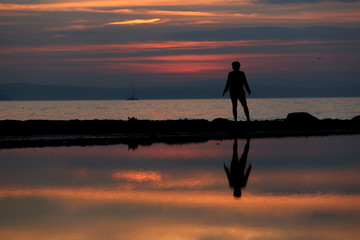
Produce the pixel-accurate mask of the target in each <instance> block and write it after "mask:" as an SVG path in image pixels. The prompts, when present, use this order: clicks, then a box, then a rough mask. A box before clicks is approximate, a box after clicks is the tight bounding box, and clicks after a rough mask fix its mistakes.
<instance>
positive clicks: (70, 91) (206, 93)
mask: <svg viewBox="0 0 360 240" xmlns="http://www.w3.org/2000/svg"><path fill="white" fill-rule="evenodd" d="M220 82H221V84H220ZM223 84H224V83H223V82H222V81H219V84H218V85H207V86H181V87H176V86H174V87H166V86H163V87H159V86H156V87H155V86H154V87H137V88H136V96H137V97H139V98H140V99H192V98H195V99H196V98H221V97H222V91H223V88H224V85H223ZM251 89H252V92H253V93H252V95H251V97H252V98H285V97H286V98H291V97H360V86H344V87H332V88H305V87H303V88H299V87H284V86H264V85H258V86H257V85H253V86H251ZM129 94H130V89H129V88H125V87H118V88H110V87H85V86H84V87H80V86H75V87H74V86H58V85H41V84H32V83H8V84H0V99H2V100H10V99H11V100H117V99H120V100H123V99H126V98H127V97H128V96H129Z"/></svg>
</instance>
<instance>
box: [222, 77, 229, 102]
mask: <svg viewBox="0 0 360 240" xmlns="http://www.w3.org/2000/svg"><path fill="white" fill-rule="evenodd" d="M229 87H230V73H229V75H228V78H227V81H226V85H225V88H224V92H223V96H225V93H226V92H227V91H228V90H229Z"/></svg>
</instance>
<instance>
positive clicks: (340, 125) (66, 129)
mask: <svg viewBox="0 0 360 240" xmlns="http://www.w3.org/2000/svg"><path fill="white" fill-rule="evenodd" d="M343 134H360V116H356V117H354V118H352V119H349V120H339V119H322V120H319V119H317V118H315V117H314V116H312V115H310V114H308V113H291V114H289V115H288V116H287V118H286V119H279V120H266V121H251V122H243V121H240V122H234V121H229V120H227V119H222V118H218V119H214V120H213V121H208V120H202V119H199V120H186V119H184V120H156V121H155V120H137V119H135V118H131V119H129V120H127V121H124V120H68V121H62V120H55V121H52V120H28V121H16V120H2V121H0V148H16V147H41V146H72V145H102V144H117V143H124V144H128V145H129V147H131V148H133V147H136V146H137V145H138V144H152V143H155V142H164V143H185V142H200V141H207V140H211V139H214V140H215V139H232V138H264V137H289V136H325V135H343Z"/></svg>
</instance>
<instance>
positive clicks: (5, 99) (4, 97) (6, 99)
mask: <svg viewBox="0 0 360 240" xmlns="http://www.w3.org/2000/svg"><path fill="white" fill-rule="evenodd" d="M8 100H10V98H8V97H7V96H4V95H1V94H0V101H8Z"/></svg>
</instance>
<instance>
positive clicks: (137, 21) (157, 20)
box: [107, 18, 164, 25]
mask: <svg viewBox="0 0 360 240" xmlns="http://www.w3.org/2000/svg"><path fill="white" fill-rule="evenodd" d="M160 22H164V21H161V19H160V18H153V19H134V20H128V21H121V22H110V23H107V25H135V24H144V23H160Z"/></svg>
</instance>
